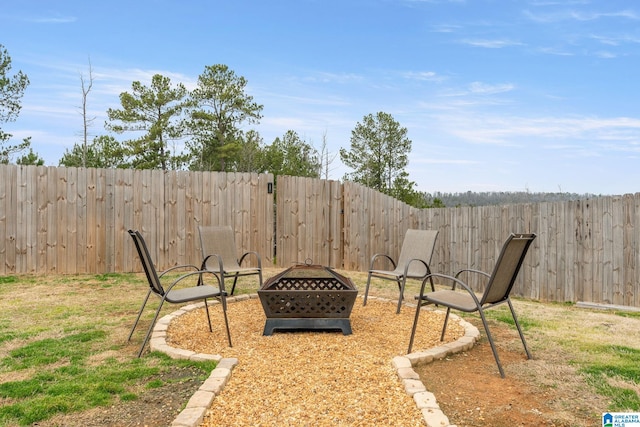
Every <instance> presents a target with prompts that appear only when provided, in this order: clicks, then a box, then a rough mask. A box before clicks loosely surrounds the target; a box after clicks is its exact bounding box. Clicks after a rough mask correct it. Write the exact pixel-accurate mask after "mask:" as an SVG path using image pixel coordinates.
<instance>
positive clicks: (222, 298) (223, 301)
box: [220, 295, 233, 347]
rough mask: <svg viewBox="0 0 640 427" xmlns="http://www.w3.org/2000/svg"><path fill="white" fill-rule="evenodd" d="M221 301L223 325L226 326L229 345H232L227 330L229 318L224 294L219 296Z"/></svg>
mask: <svg viewBox="0 0 640 427" xmlns="http://www.w3.org/2000/svg"><path fill="white" fill-rule="evenodd" d="M220 302H221V303H222V314H223V315H224V326H225V327H226V328H227V341H229V347H233V344H231V332H229V319H228V318H227V297H225V296H224V295H223V296H222V297H221V298H220Z"/></svg>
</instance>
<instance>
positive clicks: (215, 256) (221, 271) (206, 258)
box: [200, 254, 224, 274]
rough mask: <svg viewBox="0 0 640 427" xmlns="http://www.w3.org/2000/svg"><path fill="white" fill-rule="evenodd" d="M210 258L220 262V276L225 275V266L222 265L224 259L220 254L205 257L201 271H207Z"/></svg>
mask: <svg viewBox="0 0 640 427" xmlns="http://www.w3.org/2000/svg"><path fill="white" fill-rule="evenodd" d="M209 258H216V259H217V260H218V268H219V269H220V270H219V272H220V274H222V273H224V266H223V265H222V257H221V256H220V255H218V254H211V255H207V256H206V257H204V259H203V260H202V267H200V271H206V270H207V268H206V266H207V261H209ZM209 271H211V270H209Z"/></svg>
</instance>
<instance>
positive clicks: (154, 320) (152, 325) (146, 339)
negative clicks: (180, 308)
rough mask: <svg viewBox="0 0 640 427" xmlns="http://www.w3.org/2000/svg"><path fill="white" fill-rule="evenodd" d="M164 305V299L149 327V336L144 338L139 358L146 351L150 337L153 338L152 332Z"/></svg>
mask: <svg viewBox="0 0 640 427" xmlns="http://www.w3.org/2000/svg"><path fill="white" fill-rule="evenodd" d="M162 304H164V297H163V298H162V299H161V300H160V305H158V309H157V310H156V314H155V316H153V320H152V321H151V324H150V325H149V330H148V331H147V335H146V336H145V337H144V341H142V345H141V346H140V351H139V352H138V357H140V356H142V352H143V351H144V346H145V345H146V344H147V341H149V337H150V336H151V332H152V331H153V327H154V325H155V324H156V320H157V319H158V315H159V314H160V310H161V309H162Z"/></svg>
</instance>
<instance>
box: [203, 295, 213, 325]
mask: <svg viewBox="0 0 640 427" xmlns="http://www.w3.org/2000/svg"><path fill="white" fill-rule="evenodd" d="M204 310H205V311H206V312H207V321H208V322H209V332H213V328H212V327H211V316H209V305H208V304H207V299H206V298H205V299H204Z"/></svg>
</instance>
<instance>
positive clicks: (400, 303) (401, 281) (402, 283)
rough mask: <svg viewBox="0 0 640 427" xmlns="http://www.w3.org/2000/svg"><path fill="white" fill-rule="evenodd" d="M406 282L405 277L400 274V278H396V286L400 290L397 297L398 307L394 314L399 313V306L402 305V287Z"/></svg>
mask: <svg viewBox="0 0 640 427" xmlns="http://www.w3.org/2000/svg"><path fill="white" fill-rule="evenodd" d="M406 284H407V277H406V276H402V280H400V279H398V288H399V290H400V296H399V297H398V309H397V310H396V314H400V308H401V307H402V300H403V299H404V287H405V285H406Z"/></svg>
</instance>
